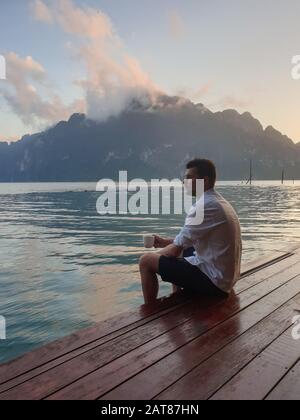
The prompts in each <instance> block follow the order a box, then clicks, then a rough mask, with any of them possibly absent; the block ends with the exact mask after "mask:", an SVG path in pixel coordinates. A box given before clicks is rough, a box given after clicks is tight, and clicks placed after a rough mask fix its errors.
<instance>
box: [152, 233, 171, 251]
mask: <svg viewBox="0 0 300 420" xmlns="http://www.w3.org/2000/svg"><path fill="white" fill-rule="evenodd" d="M172 243H173V239H165V238H161V237H160V236H158V235H155V236H154V248H166V247H167V246H169V245H171V244H172Z"/></svg>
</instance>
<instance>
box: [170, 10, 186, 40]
mask: <svg viewBox="0 0 300 420" xmlns="http://www.w3.org/2000/svg"><path fill="white" fill-rule="evenodd" d="M168 20H169V32H170V35H171V37H172V38H173V39H174V40H178V39H180V38H182V36H183V34H184V22H183V19H182V17H181V15H180V14H179V12H178V10H172V11H170V12H169V16H168Z"/></svg>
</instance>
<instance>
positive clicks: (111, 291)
mask: <svg viewBox="0 0 300 420" xmlns="http://www.w3.org/2000/svg"><path fill="white" fill-rule="evenodd" d="M218 189H219V191H220V192H221V193H222V194H223V195H224V196H225V197H226V198H227V199H229V200H230V201H231V202H232V203H233V205H234V207H235V208H236V209H237V211H238V213H239V216H240V219H241V224H242V230H243V240H244V261H249V260H251V259H253V258H256V257H260V256H261V255H262V254H265V253H268V252H270V251H272V250H276V249H279V248H282V247H283V246H285V245H288V244H290V243H291V242H297V241H299V240H300V223H299V222H300V213H299V212H300V210H299V208H300V206H299V204H300V183H296V184H295V185H293V184H286V185H284V186H281V185H278V184H276V183H262V184H258V185H255V186H253V187H251V188H250V187H247V186H242V185H240V184H238V183H236V182H235V183H222V184H220V185H219V187H218ZM98 197H99V193H96V192H95V184H19V185H16V184H10V185H6V184H2V185H0V215H1V216H0V220H1V237H0V267H1V268H0V285H1V287H0V315H3V316H5V317H6V319H7V336H8V340H6V341H0V361H5V360H8V359H11V358H14V357H16V356H18V355H20V354H22V353H24V352H26V351H29V350H31V349H32V348H34V347H37V346H40V345H41V344H43V343H46V342H49V341H52V340H54V339H57V338H59V337H62V336H65V335H68V334H70V333H72V332H74V331H76V330H78V329H80V328H84V327H87V326H89V325H91V324H92V323H93V322H97V321H100V320H103V319H105V318H107V317H109V316H111V315H114V314H116V313H118V312H122V311H125V310H128V309H130V308H133V307H136V306H138V305H140V304H141V303H142V296H141V291H140V282H139V275H138V267H137V261H138V258H139V256H140V255H141V254H142V253H143V252H144V249H143V245H142V241H141V236H142V235H143V233H149V232H150V233H153V232H156V233H158V234H161V235H166V236H175V235H176V233H177V231H178V229H179V228H180V226H181V224H182V222H183V219H182V217H179V216H172V217H169V216H168V217H167V216H163V217H156V216H151V217H146V216H141V217H136V216H135V217H122V216H121V217H112V216H111V217H100V216H99V215H97V213H96V207H95V206H96V201H97V198H98ZM169 292H170V287H169V286H168V285H166V284H164V285H162V289H161V294H168V293H169Z"/></svg>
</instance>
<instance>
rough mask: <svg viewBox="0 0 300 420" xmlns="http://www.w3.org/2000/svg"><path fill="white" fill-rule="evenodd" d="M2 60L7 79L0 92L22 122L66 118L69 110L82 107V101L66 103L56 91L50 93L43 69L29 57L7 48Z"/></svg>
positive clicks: (41, 122) (36, 123)
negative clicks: (5, 64)
mask: <svg viewBox="0 0 300 420" xmlns="http://www.w3.org/2000/svg"><path fill="white" fill-rule="evenodd" d="M6 63H7V80H6V83H5V84H3V87H1V89H0V93H1V95H2V97H3V99H4V101H5V102H6V104H7V105H8V106H9V108H10V109H11V110H12V111H13V112H14V113H15V114H16V115H17V116H18V117H19V118H20V119H21V121H22V122H23V123H24V124H26V125H30V126H32V127H43V126H44V125H47V124H49V123H50V124H52V123H55V122H57V121H59V120H61V119H65V118H68V117H69V116H70V114H71V113H72V112H74V111H75V110H76V111H77V110H78V111H79V110H81V109H82V108H83V103H82V101H76V102H74V103H73V104H71V105H69V106H66V105H65V104H64V103H63V102H62V100H61V98H60V97H59V96H58V95H56V94H53V93H52V88H51V87H50V83H49V80H48V76H47V73H46V71H45V69H44V68H43V66H42V65H41V64H40V63H38V62H37V61H35V60H34V59H33V58H32V57H30V56H28V57H25V58H22V57H19V56H18V55H17V54H15V53H13V52H11V53H9V54H7V55H6ZM39 92H42V93H43V97H42V94H41V93H39Z"/></svg>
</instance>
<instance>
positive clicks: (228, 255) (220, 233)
mask: <svg viewBox="0 0 300 420" xmlns="http://www.w3.org/2000/svg"><path fill="white" fill-rule="evenodd" d="M203 201H204V220H203V222H202V223H201V224H199V225H193V224H192V225H191V224H190V223H189V222H188V218H189V216H188V217H187V221H186V224H185V226H184V227H183V229H182V230H181V232H180V234H179V235H178V236H177V237H176V239H175V241H174V244H175V245H176V246H179V247H182V248H184V249H187V248H191V247H194V248H195V254H194V256H192V257H189V258H186V260H187V261H188V262H189V263H190V264H192V265H195V266H197V267H199V269H200V270H201V271H202V272H203V273H204V274H206V275H207V276H208V277H209V278H210V280H211V281H212V282H213V283H214V285H215V286H217V287H218V288H219V289H221V290H222V291H223V292H225V293H230V292H231V290H232V289H233V286H234V285H235V284H236V282H237V281H238V280H239V279H240V276H241V256H242V238H241V228H240V223H239V219H238V216H237V214H236V212H235V210H234V209H233V207H232V206H231V204H230V203H228V201H226V200H225V198H224V197H222V196H221V194H219V193H218V192H217V191H215V190H214V189H211V190H208V191H206V192H205V193H204V200H203V197H202V202H203ZM195 206H197V203H196V204H195Z"/></svg>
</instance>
